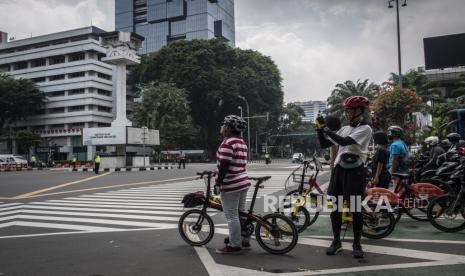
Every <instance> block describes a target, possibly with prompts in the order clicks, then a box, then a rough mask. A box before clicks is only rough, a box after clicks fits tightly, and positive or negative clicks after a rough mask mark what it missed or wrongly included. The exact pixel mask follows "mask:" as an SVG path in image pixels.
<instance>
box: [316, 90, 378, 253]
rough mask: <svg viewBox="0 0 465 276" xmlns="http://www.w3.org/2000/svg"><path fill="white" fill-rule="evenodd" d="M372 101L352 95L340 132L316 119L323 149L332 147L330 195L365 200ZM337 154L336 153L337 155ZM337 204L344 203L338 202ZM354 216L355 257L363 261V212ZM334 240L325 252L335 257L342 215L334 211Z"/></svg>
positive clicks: (340, 246)
mask: <svg viewBox="0 0 465 276" xmlns="http://www.w3.org/2000/svg"><path fill="white" fill-rule="evenodd" d="M368 106H369V101H368V99H367V98H366V97H362V96H352V97H348V98H347V99H345V100H344V102H343V107H344V109H345V116H346V119H347V121H348V122H349V125H347V126H344V127H342V128H341V129H339V130H338V131H337V132H334V131H332V130H330V129H329V128H327V127H326V126H325V124H324V119H323V118H321V117H319V118H317V122H316V125H317V133H318V139H319V141H320V145H321V147H322V148H331V153H332V159H331V161H332V166H334V169H333V170H332V173H331V180H330V184H329V187H328V195H331V196H334V197H338V196H343V199H344V201H346V200H349V199H350V197H351V196H360V197H363V194H364V191H365V184H366V183H365V182H366V181H365V180H366V168H365V162H366V158H367V153H368V144H369V143H370V140H371V135H372V130H371V127H370V126H369V125H367V124H366V123H365V121H364V119H363V118H364V116H363V115H364V113H365V111H366V110H368ZM336 153H337V154H336ZM337 203H338V205H340V204H343V202H337ZM351 213H352V216H353V231H354V243H353V252H352V254H353V256H354V257H355V258H363V257H364V252H363V250H362V246H361V244H360V239H361V236H362V227H363V219H362V213H361V212H354V211H353V210H351ZM330 217H331V225H332V230H333V236H334V240H333V241H332V243H331V245H330V247H328V249H327V250H326V254H328V255H335V254H336V253H338V252H339V251H341V250H342V245H341V240H340V234H341V225H342V213H341V212H339V211H337V210H336V211H333V212H332V213H331V215H330Z"/></svg>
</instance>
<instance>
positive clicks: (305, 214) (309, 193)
mask: <svg viewBox="0 0 465 276" xmlns="http://www.w3.org/2000/svg"><path fill="white" fill-rule="evenodd" d="M311 162H313V163H314V165H315V166H314V167H313V166H312V165H311ZM301 167H302V174H299V175H296V174H295V173H296V172H297V171H298V170H299V169H300V168H301ZM322 167H323V166H322V165H321V163H320V162H319V161H318V159H316V157H315V156H313V159H312V160H311V161H308V160H305V161H303V163H302V165H301V166H299V167H298V168H297V169H295V170H294V171H293V172H292V173H291V174H290V175H289V177H288V178H287V180H286V185H285V186H286V187H285V188H286V190H287V183H289V180H290V178H291V177H292V179H293V182H295V183H298V187H297V189H294V190H291V191H289V192H287V193H286V196H285V198H284V202H283V208H284V209H287V208H291V206H292V208H291V211H290V212H289V213H290V219H291V220H292V221H293V222H294V224H295V226H296V227H297V230H298V231H299V233H302V232H303V231H304V230H305V229H306V228H308V227H309V226H310V225H312V224H313V223H314V222H315V221H316V220H317V218H318V215H319V212H316V213H314V214H313V217H312V214H310V212H309V211H308V210H307V209H306V208H305V207H303V206H304V205H305V204H306V202H307V200H306V199H307V197H310V204H312V207H315V205H316V202H317V199H318V198H317V197H318V196H319V195H324V192H323V190H322V189H321V187H320V186H319V185H318V183H317V181H316V180H317V177H318V174H319V172H320V170H321V169H322ZM313 168H315V173H314V174H312V175H307V171H308V170H309V169H313ZM306 184H307V185H308V187H307V188H305V187H304V185H306ZM315 191H316V192H315ZM294 198H295V200H294ZM294 201H295V203H294V204H293V202H294ZM312 209H313V208H312Z"/></svg>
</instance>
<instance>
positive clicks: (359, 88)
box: [327, 79, 380, 120]
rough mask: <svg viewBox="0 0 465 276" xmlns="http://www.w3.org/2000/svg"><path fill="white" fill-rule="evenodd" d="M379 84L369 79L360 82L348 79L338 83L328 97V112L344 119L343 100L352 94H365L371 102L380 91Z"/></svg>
mask: <svg viewBox="0 0 465 276" xmlns="http://www.w3.org/2000/svg"><path fill="white" fill-rule="evenodd" d="M379 89H380V87H379V85H377V84H375V83H373V82H371V83H368V79H366V80H364V81H363V82H360V80H357V82H356V83H354V82H353V81H350V80H347V81H345V82H344V83H338V84H336V88H334V89H333V91H332V92H331V96H329V98H328V110H327V113H328V114H332V115H334V116H338V117H339V118H341V120H344V109H343V107H342V102H343V101H344V100H345V99H346V98H348V97H350V96H364V97H367V98H368V99H369V100H370V102H371V101H373V100H374V99H375V98H376V96H377V95H378V92H379Z"/></svg>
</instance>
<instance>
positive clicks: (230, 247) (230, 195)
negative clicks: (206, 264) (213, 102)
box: [215, 115, 250, 254]
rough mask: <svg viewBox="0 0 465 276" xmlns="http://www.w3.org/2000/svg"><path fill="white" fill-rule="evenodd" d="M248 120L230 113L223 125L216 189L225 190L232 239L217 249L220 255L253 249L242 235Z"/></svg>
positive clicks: (224, 205)
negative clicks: (243, 137)
mask: <svg viewBox="0 0 465 276" xmlns="http://www.w3.org/2000/svg"><path fill="white" fill-rule="evenodd" d="M245 127H246V122H245V121H244V119H242V118H241V117H239V116H236V115H229V116H226V117H225V118H224V122H223V125H222V126H221V130H220V132H221V134H222V135H223V136H224V139H223V142H222V143H221V145H220V146H219V148H218V152H217V153H216V160H217V161H216V163H217V173H218V174H217V175H218V177H217V179H216V184H215V186H216V187H215V190H217V189H218V188H219V189H220V190H221V194H220V195H221V203H222V205H223V212H224V215H225V217H226V220H227V222H228V229H229V239H226V240H225V242H226V245H225V246H224V247H223V248H219V249H217V250H216V252H217V253H220V254H237V253H241V252H242V249H248V248H250V243H249V241H248V240H247V239H243V237H242V236H241V223H240V220H239V210H245V203H246V198H247V191H248V189H249V186H250V182H249V177H248V175H247V170H246V165H247V145H246V144H245V142H244V140H243V139H242V137H241V133H242V131H244V129H245Z"/></svg>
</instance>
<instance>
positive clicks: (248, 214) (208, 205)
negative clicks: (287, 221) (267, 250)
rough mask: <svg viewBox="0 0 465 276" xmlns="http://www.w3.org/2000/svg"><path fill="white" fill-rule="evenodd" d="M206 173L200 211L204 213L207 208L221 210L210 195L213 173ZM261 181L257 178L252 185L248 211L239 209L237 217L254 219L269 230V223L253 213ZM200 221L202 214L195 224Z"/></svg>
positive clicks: (221, 207) (219, 205) (201, 221)
mask: <svg viewBox="0 0 465 276" xmlns="http://www.w3.org/2000/svg"><path fill="white" fill-rule="evenodd" d="M206 175H207V181H206V182H207V193H206V196H205V202H204V203H203V206H202V211H201V212H202V214H206V213H207V209H208V208H211V209H215V210H218V211H223V206H222V205H221V204H218V203H216V202H214V201H212V200H211V199H212V196H211V178H212V176H213V175H214V173H211V172H207V173H206ZM263 182H264V180H258V181H257V182H256V183H255V185H254V186H255V187H254V193H253V197H252V202H251V203H250V207H249V210H248V211H241V210H239V217H242V218H246V220H248V221H255V222H256V223H258V224H260V225H262V226H263V227H265V229H266V230H268V231H271V230H272V229H271V227H270V225H269V224H268V222H266V221H264V220H263V219H262V218H261V217H260V216H258V215H255V214H254V213H253V210H254V206H255V200H256V198H257V193H258V189H259V188H263V186H261V185H260V184H262V183H263ZM202 223H203V216H201V217H199V219H198V221H197V224H202Z"/></svg>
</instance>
